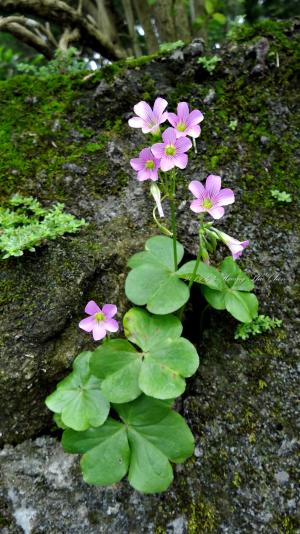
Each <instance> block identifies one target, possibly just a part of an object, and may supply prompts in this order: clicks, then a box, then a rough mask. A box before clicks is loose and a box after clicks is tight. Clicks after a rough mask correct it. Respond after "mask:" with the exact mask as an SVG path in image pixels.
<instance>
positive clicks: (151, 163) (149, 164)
mask: <svg viewBox="0 0 300 534" xmlns="http://www.w3.org/2000/svg"><path fill="white" fill-rule="evenodd" d="M154 167H155V164H154V161H153V160H152V159H148V160H147V161H146V164H145V169H154Z"/></svg>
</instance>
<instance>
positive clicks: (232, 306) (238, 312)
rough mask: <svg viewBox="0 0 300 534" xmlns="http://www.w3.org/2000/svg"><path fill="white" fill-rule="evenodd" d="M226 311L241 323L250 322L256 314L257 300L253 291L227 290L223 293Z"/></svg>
mask: <svg viewBox="0 0 300 534" xmlns="http://www.w3.org/2000/svg"><path fill="white" fill-rule="evenodd" d="M225 306H226V309H227V311H229V313H231V315H233V317H234V318H235V319H237V320H238V321H241V322H242V323H250V322H251V321H252V319H254V317H256V315H257V311H258V301H257V298H256V296H255V295H253V293H243V292H241V291H232V290H230V291H227V292H226V294H225Z"/></svg>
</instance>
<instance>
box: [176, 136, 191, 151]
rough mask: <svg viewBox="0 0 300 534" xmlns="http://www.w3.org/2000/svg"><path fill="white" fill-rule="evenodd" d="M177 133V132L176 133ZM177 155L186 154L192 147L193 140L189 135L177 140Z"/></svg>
mask: <svg viewBox="0 0 300 534" xmlns="http://www.w3.org/2000/svg"><path fill="white" fill-rule="evenodd" d="M175 135H176V134H175ZM175 146H176V155H177V154H178V155H179V154H184V152H187V151H188V150H189V149H190V148H191V147H192V141H191V140H190V139H188V137H181V138H180V139H177V140H176V145H175Z"/></svg>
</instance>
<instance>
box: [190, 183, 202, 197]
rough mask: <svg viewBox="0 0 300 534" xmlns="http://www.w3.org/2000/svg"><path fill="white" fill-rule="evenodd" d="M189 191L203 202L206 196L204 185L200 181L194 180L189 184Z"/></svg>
mask: <svg viewBox="0 0 300 534" xmlns="http://www.w3.org/2000/svg"><path fill="white" fill-rule="evenodd" d="M189 190H190V191H191V193H193V195H194V196H195V197H196V198H200V199H201V200H203V198H204V195H205V189H204V185H203V184H202V183H201V182H199V180H193V181H192V182H190V183H189Z"/></svg>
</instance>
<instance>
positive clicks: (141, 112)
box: [128, 98, 168, 134]
mask: <svg viewBox="0 0 300 534" xmlns="http://www.w3.org/2000/svg"><path fill="white" fill-rule="evenodd" d="M167 105H168V102H167V101H166V100H165V99H164V98H157V99H156V100H155V102H154V106H153V110H152V109H151V107H150V106H149V104H147V102H144V101H143V100H142V101H141V102H139V103H138V104H136V105H135V106H134V108H133V109H134V112H135V114H136V115H137V117H132V119H129V121H128V124H129V126H131V127H132V128H142V132H143V133H149V132H151V133H152V134H157V133H159V131H160V128H159V125H160V124H162V123H163V122H165V121H166V120H167V118H168V113H167V112H166V111H165V109H166V107H167Z"/></svg>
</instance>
